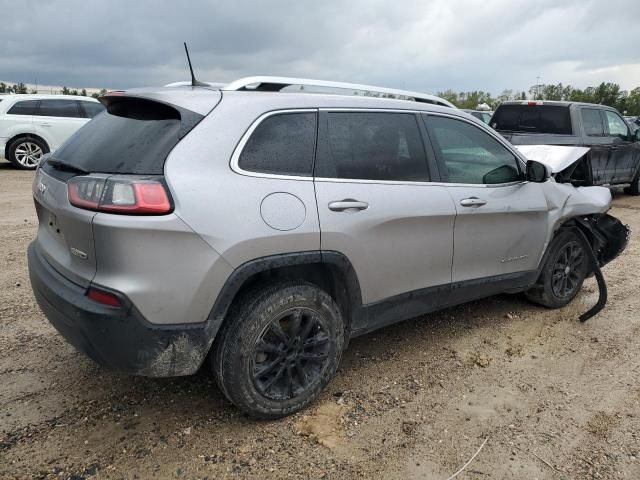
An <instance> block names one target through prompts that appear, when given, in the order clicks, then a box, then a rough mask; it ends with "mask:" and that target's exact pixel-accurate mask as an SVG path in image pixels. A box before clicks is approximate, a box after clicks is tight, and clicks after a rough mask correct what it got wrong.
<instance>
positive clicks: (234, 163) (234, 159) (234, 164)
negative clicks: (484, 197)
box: [230, 107, 526, 188]
mask: <svg viewBox="0 0 640 480" xmlns="http://www.w3.org/2000/svg"><path fill="white" fill-rule="evenodd" d="M320 112H346V113H348V112H358V113H363V112H373V113H385V112H386V113H409V114H413V115H417V114H427V115H432V114H433V115H440V116H443V117H450V118H453V119H456V120H462V121H464V122H467V123H469V124H470V125H473V126H475V127H476V128H480V127H478V126H477V125H474V123H473V122H471V121H468V120H466V119H465V118H464V117H462V116H461V115H456V114H455V113H454V114H448V113H447V114H441V113H437V114H436V113H432V112H427V111H424V110H415V109H399V108H366V107H364V108H340V107H330V108H288V109H282V110H270V111H268V112H265V113H263V114H261V115H260V116H259V117H258V118H256V119H255V120H254V121H253V123H252V124H251V126H250V127H249V128H248V129H247V131H246V132H245V133H244V134H243V135H242V137H241V138H240V141H239V142H238V144H237V145H236V147H235V149H234V150H233V153H232V155H231V161H230V167H231V170H232V171H234V172H235V173H237V174H239V175H244V176H247V177H254V178H265V179H275V180H297V181H305V182H313V181H317V182H323V183H362V184H376V185H422V186H439V187H484V188H498V187H510V186H513V185H518V184H522V183H526V181H516V182H509V183H495V184H484V183H447V182H419V181H415V182H412V181H409V180H368V179H360V178H331V177H313V176H309V177H303V176H300V175H285V174H274V173H262V172H252V171H250V170H244V169H242V168H240V165H239V161H240V155H241V154H242V150H244V147H245V146H246V144H247V142H248V141H249V138H250V137H251V135H252V134H253V132H254V131H255V130H256V128H258V126H259V125H260V124H261V123H262V122H263V121H264V120H266V119H267V118H269V117H272V116H274V115H280V114H287V113H318V114H319V113H320ZM490 133H491V134H492V135H493V136H494V137H496V135H497V134H493V132H490ZM497 139H498V140H500V139H499V138H497ZM504 142H506V140H504V139H503V142H501V143H502V144H503V145H504ZM507 147H508V145H507ZM316 148H317V147H316ZM508 150H509V151H510V152H512V153H514V152H513V150H512V149H511V148H508ZM514 155H515V156H516V158H517V159H518V160H520V161H522V159H521V157H520V155H517V154H515V153H514ZM523 163H525V162H523ZM525 166H526V163H525Z"/></svg>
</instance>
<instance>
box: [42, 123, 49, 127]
mask: <svg viewBox="0 0 640 480" xmlns="http://www.w3.org/2000/svg"><path fill="white" fill-rule="evenodd" d="M40 126H41V127H50V126H51V124H50V123H41V124H40Z"/></svg>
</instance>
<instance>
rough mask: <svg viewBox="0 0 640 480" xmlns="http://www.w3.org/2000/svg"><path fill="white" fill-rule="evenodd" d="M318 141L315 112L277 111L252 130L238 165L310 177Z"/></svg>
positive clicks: (269, 171) (252, 170) (260, 170)
mask: <svg viewBox="0 0 640 480" xmlns="http://www.w3.org/2000/svg"><path fill="white" fill-rule="evenodd" d="M315 143H316V114H315V113H311V112H305V113H283V114H279V115H273V116H271V117H268V118H266V119H265V120H263V121H262V122H261V123H260V125H258V127H257V128H256V129H255V130H254V132H253V133H252V134H251V137H250V138H249V141H248V142H247V144H246V145H245V147H244V149H243V150H242V153H241V154H240V160H239V162H238V165H239V166H240V168H242V169H243V170H248V171H251V172H260V173H273V174H279V175H299V176H305V177H310V176H311V174H312V171H313V157H314V151H315Z"/></svg>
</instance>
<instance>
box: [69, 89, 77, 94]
mask: <svg viewBox="0 0 640 480" xmlns="http://www.w3.org/2000/svg"><path fill="white" fill-rule="evenodd" d="M69 95H78V89H76V88H74V89H73V90H71V91H70V92H69Z"/></svg>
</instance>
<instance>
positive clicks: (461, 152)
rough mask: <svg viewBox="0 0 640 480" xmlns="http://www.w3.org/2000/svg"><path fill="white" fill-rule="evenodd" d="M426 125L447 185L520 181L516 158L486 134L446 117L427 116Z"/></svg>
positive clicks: (469, 125) (476, 128)
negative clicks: (429, 126) (431, 135)
mask: <svg viewBox="0 0 640 480" xmlns="http://www.w3.org/2000/svg"><path fill="white" fill-rule="evenodd" d="M429 123H430V125H431V131H432V132H433V137H434V138H433V139H432V140H433V144H434V148H435V149H436V152H437V153H439V155H440V159H441V160H442V162H443V163H444V166H445V167H446V170H445V172H444V175H443V176H444V177H448V178H445V179H446V180H447V181H448V182H451V183H473V184H494V183H507V182H514V181H516V180H518V179H519V178H520V173H519V170H518V167H517V160H516V158H515V156H514V155H513V154H512V153H511V152H509V151H508V150H507V149H506V148H505V147H504V146H503V145H502V144H500V143H499V142H498V141H497V140H496V139H495V138H493V137H492V136H491V135H489V134H488V133H487V132H484V131H482V130H481V129H480V128H478V127H475V126H473V125H471V124H469V123H467V122H463V121H460V120H454V119H452V118H446V117H438V116H430V117H429Z"/></svg>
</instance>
